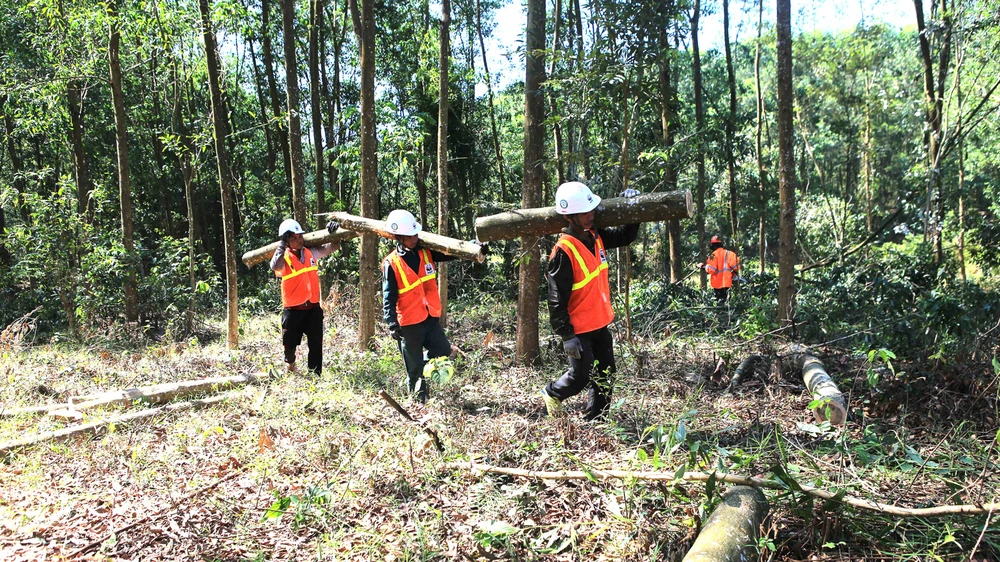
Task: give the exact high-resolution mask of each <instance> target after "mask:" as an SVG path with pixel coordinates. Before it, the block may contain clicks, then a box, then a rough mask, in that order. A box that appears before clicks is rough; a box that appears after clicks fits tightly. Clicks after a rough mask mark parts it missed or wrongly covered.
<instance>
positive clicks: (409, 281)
mask: <svg viewBox="0 0 1000 562" xmlns="http://www.w3.org/2000/svg"><path fill="white" fill-rule="evenodd" d="M417 255H419V256H420V262H419V263H418V265H417V269H418V270H419V271H421V272H423V276H420V274H419V273H417V272H415V271H413V270H412V269H410V266H408V265H407V264H406V262H405V261H403V259H402V258H401V257H400V256H399V253H398V252H396V251H395V250H394V251H393V252H392V254H391V255H390V256H389V257H387V258H386V259H385V263H386V264H387V266H388V269H389V270H391V271H392V272H393V274H394V275H395V276H396V292H397V297H398V298H397V299H396V320H397V321H398V322H399V325H400V326H411V325H413V324H419V323H421V322H423V321H424V320H426V319H427V317H428V316H434V317H435V318H440V316H441V297H440V296H439V295H438V288H437V282H436V281H435V279H437V271H436V270H435V267H434V261H433V257H432V256H431V253H430V251H429V250H426V249H421V250H418V253H417ZM386 273H387V274H388V271H387V272H386Z"/></svg>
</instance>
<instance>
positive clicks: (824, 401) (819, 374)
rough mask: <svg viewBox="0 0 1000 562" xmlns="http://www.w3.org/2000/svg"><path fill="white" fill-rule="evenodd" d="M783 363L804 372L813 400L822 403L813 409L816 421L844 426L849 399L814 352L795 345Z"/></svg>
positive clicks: (803, 377)
mask: <svg viewBox="0 0 1000 562" xmlns="http://www.w3.org/2000/svg"><path fill="white" fill-rule="evenodd" d="M781 363H782V365H783V366H784V367H786V368H788V369H791V370H794V371H802V382H804V383H805V385H806V388H807V389H809V393H810V394H811V395H812V397H813V400H814V401H816V400H819V401H821V404H819V405H817V406H816V407H815V408H813V417H815V418H816V421H818V422H824V421H829V422H830V423H831V424H832V425H843V423H844V422H845V421H847V397H845V396H844V395H843V394H842V393H841V392H840V389H839V388H837V383H835V382H833V378H832V377H830V375H829V374H828V373H827V372H826V367H824V366H823V362H822V361H820V360H819V358H818V357H816V356H815V355H814V354H813V352H812V351H810V350H809V349H808V348H806V347H805V346H801V345H793V346H791V347H789V348H788V350H787V352H786V354H785V355H783V356H782V358H781Z"/></svg>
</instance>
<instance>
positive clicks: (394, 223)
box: [385, 209, 421, 236]
mask: <svg viewBox="0 0 1000 562" xmlns="http://www.w3.org/2000/svg"><path fill="white" fill-rule="evenodd" d="M385 225H386V226H387V227H389V232H391V233H393V234H400V235H402V236H414V235H416V234H417V233H418V232H420V229H421V226H420V223H419V222H417V218H416V217H414V216H413V213H411V212H409V211H404V210H403V209H396V210H395V211H393V212H391V213H389V216H388V217H386V218H385Z"/></svg>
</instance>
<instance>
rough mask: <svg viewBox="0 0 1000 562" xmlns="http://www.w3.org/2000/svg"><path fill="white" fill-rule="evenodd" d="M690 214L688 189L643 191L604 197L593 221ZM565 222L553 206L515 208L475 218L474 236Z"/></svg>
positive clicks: (541, 230) (539, 232)
mask: <svg viewBox="0 0 1000 562" xmlns="http://www.w3.org/2000/svg"><path fill="white" fill-rule="evenodd" d="M692 216H694V206H693V205H692V202H691V192H690V191H688V190H686V189H685V190H679V191H668V192H664V193H644V194H642V195H638V196H636V197H631V198H628V199H626V198H624V197H615V198H611V199H604V200H602V201H601V204H600V205H598V206H597V213H596V214H595V215H594V225H595V226H597V227H609V226H620V225H624V224H634V223H637V222H654V221H662V220H670V219H687V218H691V217H692ZM565 226H566V219H565V218H563V217H562V215H560V214H559V213H557V212H556V210H555V208H554V207H541V208H536V209H519V210H515V211H508V212H506V213H499V214H496V215H490V216H487V217H479V218H478V219H476V238H478V239H479V240H480V241H481V242H488V241H490V240H510V239H513V238H520V237H521V236H544V235H546V234H555V233H557V232H559V231H560V230H562V229H563V227H565Z"/></svg>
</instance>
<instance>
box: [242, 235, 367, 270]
mask: <svg viewBox="0 0 1000 562" xmlns="http://www.w3.org/2000/svg"><path fill="white" fill-rule="evenodd" d="M357 237H358V233H357V232H354V231H353V230H345V229H343V228H338V229H337V232H334V233H333V234H330V233H329V232H327V231H326V229H324V230H317V231H315V232H307V233H306V234H304V235H303V236H302V241H303V243H304V244H305V245H306V247H307V248H315V247H316V246H322V245H323V244H328V243H330V242H343V241H344V240H350V239H351V238H357ZM277 249H278V243H277V242H272V243H270V244H268V245H267V246H264V247H262V248H257V249H256V250H250V251H249V252H247V253H245V254H243V263H244V264H246V266H247V267H253V266H255V265H257V264H258V263H260V262H262V261H267V260H268V259H270V258H271V256H273V255H274V251H275V250H277Z"/></svg>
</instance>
